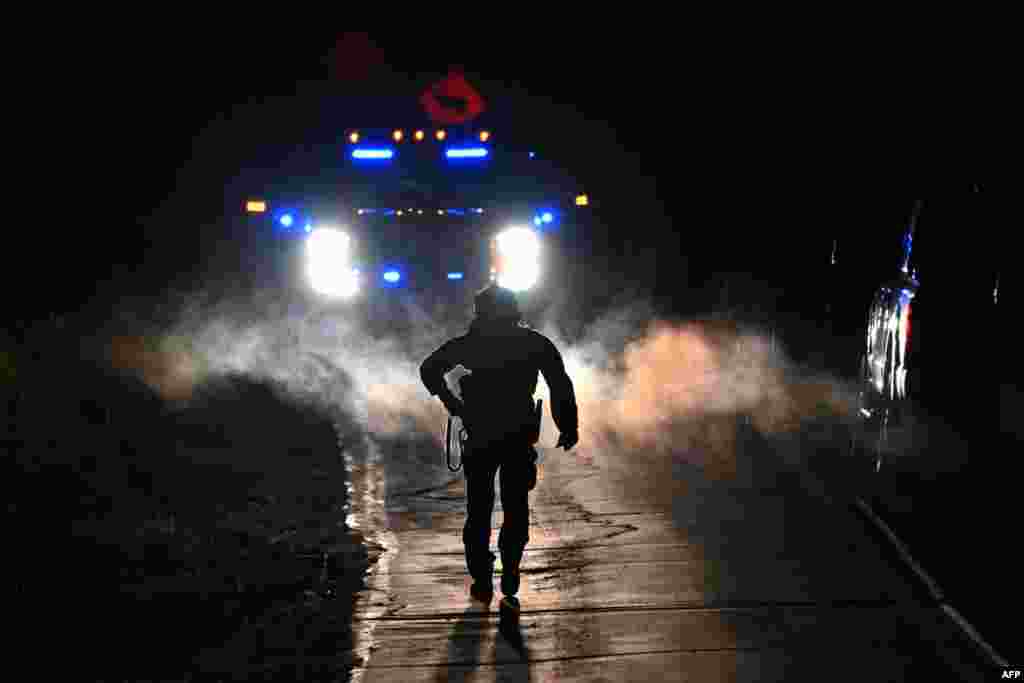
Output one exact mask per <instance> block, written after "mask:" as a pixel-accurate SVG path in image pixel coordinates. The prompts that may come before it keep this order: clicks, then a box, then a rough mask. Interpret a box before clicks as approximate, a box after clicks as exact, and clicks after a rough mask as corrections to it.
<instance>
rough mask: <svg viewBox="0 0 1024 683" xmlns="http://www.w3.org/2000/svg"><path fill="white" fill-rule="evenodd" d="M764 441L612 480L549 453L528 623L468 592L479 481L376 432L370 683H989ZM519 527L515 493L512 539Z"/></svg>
mask: <svg viewBox="0 0 1024 683" xmlns="http://www.w3.org/2000/svg"><path fill="white" fill-rule="evenodd" d="M747 443H748V445H747V446H746V447H745V448H742V447H741V449H740V453H739V455H738V462H737V471H736V476H734V477H729V478H725V479H722V480H718V481H714V480H711V479H708V478H707V477H705V476H704V475H703V474H702V473H701V471H700V470H698V469H697V468H694V467H690V466H684V465H682V464H681V462H676V463H673V462H671V460H670V459H663V460H660V461H659V460H656V459H653V458H642V457H641V456H639V455H637V454H626V453H623V454H622V457H623V458H634V459H635V462H636V466H635V468H633V470H631V472H632V474H630V473H629V472H630V471H625V472H623V473H622V474H620V475H611V474H610V473H609V472H610V470H609V468H607V467H602V466H601V463H600V462H599V461H594V462H592V463H589V464H588V462H587V461H586V458H585V455H586V453H585V450H583V451H581V453H580V454H576V453H575V452H573V453H570V454H564V453H563V452H562V451H554V450H550V451H547V452H546V453H545V457H546V460H545V461H546V465H545V467H544V478H543V480H542V481H541V482H540V483H539V484H538V487H537V489H536V490H535V491H534V492H533V493H532V494H531V515H532V520H531V523H532V526H531V530H530V537H531V540H530V544H529V546H528V547H527V552H526V556H525V558H524V561H523V566H522V573H523V586H522V588H521V590H520V594H519V597H520V599H521V602H522V613H521V616H520V619H519V625H518V629H516V628H515V627H514V624H513V625H512V627H511V628H508V626H509V622H507V621H505V622H504V623H503V619H502V617H501V616H500V614H499V608H498V600H499V599H500V590H498V586H497V581H496V590H497V591H498V592H497V594H496V596H495V600H494V601H493V602H492V603H491V605H490V606H489V607H484V606H483V605H482V604H480V603H478V602H474V601H472V600H471V599H470V598H469V595H468V581H467V577H466V573H465V566H464V561H463V551H462V543H461V530H462V524H463V521H464V516H463V505H464V497H463V496H464V484H463V481H462V476H461V473H459V474H457V475H449V473H448V472H447V470H446V469H445V467H444V465H443V462H442V460H441V458H440V453H438V452H435V451H432V450H430V449H426V452H424V451H423V450H421V451H419V452H414V450H411V449H406V451H405V452H402V453H396V452H390V451H389V448H394V445H392V446H381V447H380V448H378V447H377V446H376V445H375V444H374V443H373V442H371V441H368V440H364V441H363V443H362V445H361V446H359V447H356V448H354V449H351V451H350V453H348V454H347V455H346V457H347V458H349V459H350V460H351V459H353V458H354V460H353V461H355V460H359V461H364V460H368V462H369V464H366V465H359V466H357V467H355V468H354V471H353V489H354V490H353V493H354V494H355V496H354V508H355V513H354V520H355V523H356V524H357V525H361V526H362V527H363V529H364V532H366V533H367V536H368V538H370V539H371V540H372V541H373V542H375V543H379V544H380V545H381V546H383V547H382V551H381V552H380V553H379V554H378V561H377V562H376V564H375V565H374V566H373V568H372V569H371V572H370V574H369V575H368V577H367V583H368V586H369V588H368V590H367V591H364V592H363V593H362V594H361V595H360V596H359V598H358V601H357V604H356V608H355V625H354V626H355V631H356V646H357V653H356V654H357V657H356V662H357V666H356V669H355V670H354V671H353V680H362V681H366V682H371V681H372V682H377V681H403V682H408V681H449V680H450V681H496V680H498V681H504V680H510V681H599V680H601V681H604V680H606V681H659V680H669V681H691V680H692V681H732V680H736V681H793V680H857V681H861V680H863V681H868V680H870V681H882V680H886V681H888V680H894V681H898V680H912V679H914V678H919V677H920V675H921V674H926V675H927V674H932V675H938V676H940V678H935V679H933V680H977V679H979V678H980V679H981V680H984V677H982V676H980V673H981V672H980V671H979V670H978V669H977V668H976V665H975V664H974V662H975V661H976V660H975V658H974V654H973V652H972V651H971V650H970V649H969V647H968V646H967V645H966V644H965V642H963V641H962V639H961V638H960V636H959V635H958V633H957V631H956V630H955V628H953V627H952V626H951V625H949V624H948V623H947V622H946V621H944V619H943V616H942V614H941V612H940V610H939V608H938V607H937V606H935V605H933V604H930V603H929V601H928V599H927V598H926V597H925V596H924V595H923V594H922V593H921V591H920V590H919V589H918V588H917V587H916V586H915V585H913V584H912V582H911V580H910V578H909V576H908V575H907V574H906V572H905V571H904V570H903V569H902V568H901V567H900V565H899V564H898V563H897V562H895V561H894V560H893V559H892V558H891V557H890V556H889V554H888V552H887V550H886V549H885V548H883V547H881V546H880V545H879V543H878V542H877V541H876V540H874V538H873V537H872V536H870V535H869V534H868V533H867V530H866V528H865V526H864V524H863V522H862V521H861V520H860V519H859V518H857V517H856V516H855V515H853V514H852V513H851V512H850V511H849V508H847V507H844V506H841V505H839V504H838V503H829V502H826V500H825V499H824V498H822V497H819V496H815V495H812V494H811V493H808V489H807V488H805V487H804V485H803V484H802V483H801V481H802V478H801V477H800V476H799V475H797V474H796V473H794V472H792V471H788V470H786V469H785V468H784V467H783V466H782V465H780V464H778V463H780V462H781V461H780V460H779V459H778V458H777V457H776V455H775V454H774V453H773V452H772V450H771V449H772V448H774V447H773V446H768V445H767V444H766V443H765V442H763V441H759V440H756V439H751V440H748V441H747ZM424 448H425V447H424ZM679 460H680V461H681V458H679ZM385 462H386V463H388V464H387V465H385V464H384V463H385ZM631 462H632V461H631ZM385 473H387V474H385ZM500 523H501V511H500V502H498V503H497V504H496V512H495V518H494V534H493V536H492V547H493V548H496V545H497V528H498V527H499V526H500Z"/></svg>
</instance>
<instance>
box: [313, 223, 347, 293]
mask: <svg viewBox="0 0 1024 683" xmlns="http://www.w3.org/2000/svg"><path fill="white" fill-rule="evenodd" d="M306 276H307V277H308V278H309V284H310V286H311V287H312V288H313V289H314V290H315V291H317V292H319V293H320V294H324V295H327V296H336V297H349V296H352V295H353V294H355V293H356V291H358V289H359V280H358V274H357V273H356V272H355V271H354V270H353V269H352V255H351V239H350V238H349V236H348V235H347V234H346V233H344V232H342V231H340V230H337V229H335V228H316V229H315V230H313V231H312V232H311V233H310V234H309V237H307V238H306Z"/></svg>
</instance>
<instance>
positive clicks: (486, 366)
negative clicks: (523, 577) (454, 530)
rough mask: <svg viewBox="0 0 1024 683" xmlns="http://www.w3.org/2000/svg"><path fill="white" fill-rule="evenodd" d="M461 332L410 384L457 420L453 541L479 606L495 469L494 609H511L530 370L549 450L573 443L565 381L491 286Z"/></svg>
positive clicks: (572, 406)
mask: <svg viewBox="0 0 1024 683" xmlns="http://www.w3.org/2000/svg"><path fill="white" fill-rule="evenodd" d="M475 308H476V317H475V319H474V320H473V323H472V324H471V325H470V328H469V332H468V333H467V334H465V335H463V336H461V337H456V338H454V339H451V340H449V341H447V342H445V343H444V344H443V345H442V346H441V348H439V349H437V350H436V351H434V352H433V353H432V354H430V356H429V357H428V358H427V359H426V360H425V361H423V365H422V366H421V367H420V377H421V378H422V380H423V384H424V385H425V386H426V387H427V390H428V391H429V392H430V394H431V395H432V396H437V397H438V398H440V399H441V402H442V403H444V405H445V408H447V409H448V412H449V413H451V414H452V415H456V416H459V417H461V418H462V421H463V423H464V424H465V428H466V432H467V435H468V441H467V448H466V452H465V454H464V457H463V459H462V463H463V469H464V471H465V474H466V507H467V510H466V525H465V527H464V528H463V532H462V541H463V543H464V544H465V547H466V566H467V568H468V570H469V573H470V575H471V576H472V577H473V587H472V588H471V589H470V591H471V593H472V595H473V597H475V598H477V599H480V600H483V601H485V602H489V601H490V599H491V597H492V596H493V594H494V583H493V578H492V577H493V572H494V560H495V555H494V553H492V552H491V551H490V540H491V514H492V512H493V510H494V475H495V473H496V472H498V470H499V469H500V471H501V507H502V509H503V510H504V513H505V519H504V522H503V523H502V526H501V532H500V533H499V535H498V548H499V550H500V552H501V563H502V566H503V571H502V576H501V592H502V593H503V594H504V595H505V600H504V601H503V602H504V603H508V606H509V607H511V608H513V609H518V601H517V600H516V598H515V595H516V593H517V592H518V591H519V562H520V560H521V559H522V557H523V550H524V549H525V548H526V544H527V542H528V541H529V522H530V512H529V492H530V490H532V489H533V487H534V486H535V485H536V483H537V465H536V462H537V452H536V451H535V450H534V448H533V445H534V444H535V443H537V440H538V438H539V430H538V428H539V424H538V422H537V415H536V413H535V404H534V399H533V394H534V392H535V391H536V389H537V372H538V371H540V372H541V373H543V374H544V381H545V382H547V384H548V387H549V388H550V390H551V414H552V416H553V417H554V419H555V426H557V427H558V430H559V432H560V435H559V438H558V443H557V444H556V446H555V447H556V448H559V447H562V448H564V449H565V450H566V451H568V450H569V449H571V448H572V447H573V446H575V445H576V443H577V442H578V441H579V422H578V420H579V417H578V414H577V408H576V396H575V393H574V391H573V387H572V381H571V380H570V379H569V375H568V374H566V372H565V364H564V363H563V362H562V356H561V354H560V353H559V352H558V349H557V348H555V345H554V344H553V343H552V342H551V340H549V339H548V338H547V337H545V336H544V335H542V334H540V333H539V332H536V331H535V330H532V329H530V328H529V327H526V326H524V325H522V324H521V323H520V321H521V318H522V316H521V314H520V311H519V303H518V301H517V300H516V297H515V294H513V293H512V292H511V291H510V290H508V289H504V288H502V287H498V286H497V285H491V286H489V287H487V288H486V289H484V290H483V291H481V292H480V293H478V294H477V295H476V299H475ZM458 365H461V366H463V367H464V368H465V369H466V370H468V371H469V372H470V373H471V374H469V375H466V376H465V377H463V378H462V379H461V380H460V382H459V386H460V390H461V391H460V393H461V394H462V400H461V401H460V400H459V398H458V397H456V396H455V394H454V393H453V392H452V391H451V390H450V389H449V388H448V385H447V384H446V382H445V375H446V374H447V373H448V372H450V371H451V370H452V369H454V368H455V367H456V366H458Z"/></svg>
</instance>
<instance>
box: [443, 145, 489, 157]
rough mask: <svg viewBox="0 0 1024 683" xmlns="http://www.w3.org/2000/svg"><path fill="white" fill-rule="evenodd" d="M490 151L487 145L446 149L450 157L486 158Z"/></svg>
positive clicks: (446, 154) (446, 153)
mask: <svg viewBox="0 0 1024 683" xmlns="http://www.w3.org/2000/svg"><path fill="white" fill-rule="evenodd" d="M489 153H490V152H488V151H487V148H486V147H453V148H452V149H448V150H445V156H447V157H448V158H449V159H484V158H486V157H487V155H488V154H489Z"/></svg>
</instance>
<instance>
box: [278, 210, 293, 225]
mask: <svg viewBox="0 0 1024 683" xmlns="http://www.w3.org/2000/svg"><path fill="white" fill-rule="evenodd" d="M278 221H279V222H280V223H281V225H283V226H284V227H286V228H290V227H292V224H293V223H294V222H295V217H294V216H292V215H291V214H290V213H286V214H284V215H283V216H281V217H280V218H279V219H278Z"/></svg>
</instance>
